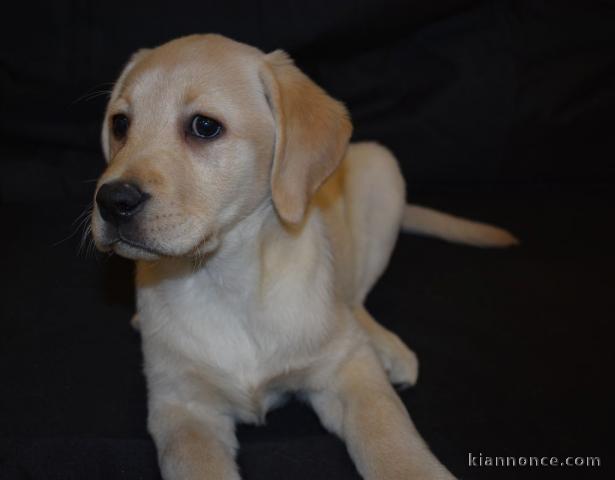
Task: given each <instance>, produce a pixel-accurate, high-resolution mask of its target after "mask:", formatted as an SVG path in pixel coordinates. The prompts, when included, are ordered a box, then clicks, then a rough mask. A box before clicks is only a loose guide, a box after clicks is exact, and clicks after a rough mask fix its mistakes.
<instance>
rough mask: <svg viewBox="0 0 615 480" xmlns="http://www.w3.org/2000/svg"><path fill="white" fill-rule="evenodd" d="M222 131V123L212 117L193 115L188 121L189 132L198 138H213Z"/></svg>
mask: <svg viewBox="0 0 615 480" xmlns="http://www.w3.org/2000/svg"><path fill="white" fill-rule="evenodd" d="M220 132H222V125H220V124H219V123H218V122H216V121H215V120H214V119H213V118H209V117H204V116H203V115H195V116H194V118H193V119H192V121H191V122H190V133H191V134H192V135H195V136H197V137H199V138H207V139H209V138H215V137H217V136H218V135H220Z"/></svg>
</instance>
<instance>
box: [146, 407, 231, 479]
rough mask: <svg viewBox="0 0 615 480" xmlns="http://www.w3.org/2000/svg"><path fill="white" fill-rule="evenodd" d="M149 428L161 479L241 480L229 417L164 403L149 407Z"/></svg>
mask: <svg viewBox="0 0 615 480" xmlns="http://www.w3.org/2000/svg"><path fill="white" fill-rule="evenodd" d="M148 426H149V430H150V432H151V434H152V436H153V437H154V441H155V443H156V448H157V451H158V462H159V465H160V470H161V473H162V478H163V479H164V480H240V476H239V473H238V471H237V466H236V464H235V459H234V457H235V451H236V450H237V440H236V437H235V432H234V423H233V421H232V419H231V418H229V417H227V416H224V415H221V414H218V413H213V412H212V413H211V414H208V415H198V416H196V415H195V414H194V413H192V412H190V411H189V410H188V409H187V408H186V407H185V406H182V405H180V404H172V403H163V404H158V405H153V406H151V407H150V414H149V419H148Z"/></svg>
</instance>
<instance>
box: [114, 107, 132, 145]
mask: <svg viewBox="0 0 615 480" xmlns="http://www.w3.org/2000/svg"><path fill="white" fill-rule="evenodd" d="M128 124H129V122H128V117H127V116H126V115H124V114H123V113H118V114H117V115H113V117H112V118H111V130H112V131H113V136H114V137H115V138H117V139H118V140H121V139H123V138H124V137H125V136H126V133H127V132H128Z"/></svg>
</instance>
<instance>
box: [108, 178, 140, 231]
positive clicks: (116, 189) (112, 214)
mask: <svg viewBox="0 0 615 480" xmlns="http://www.w3.org/2000/svg"><path fill="white" fill-rule="evenodd" d="M148 197H149V195H148V194H147V193H144V192H142V191H141V189H139V187H137V186H136V185H134V184H132V183H125V182H111V183H105V184H103V185H101V187H100V188H99V189H98V193H97V194H96V203H97V204H98V209H99V211H100V215H101V217H102V218H103V219H104V220H106V221H107V222H112V223H116V224H117V223H120V222H126V221H128V220H130V219H131V218H132V217H133V216H134V215H135V214H136V213H137V212H139V211H140V210H141V207H143V204H144V203H145V200H147V198H148Z"/></svg>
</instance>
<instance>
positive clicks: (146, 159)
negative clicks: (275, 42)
mask: <svg viewBox="0 0 615 480" xmlns="http://www.w3.org/2000/svg"><path fill="white" fill-rule="evenodd" d="M350 131H351V126H350V122H349V120H348V116H347V113H346V110H345V108H344V107H343V106H342V105H341V104H340V103H338V102H336V101H335V100H333V99H332V98H330V97H329V96H327V95H326V94H325V93H324V92H323V91H322V90H321V89H320V88H319V87H318V86H316V85H315V84H314V83H313V82H312V81H310V80H309V79H308V78H307V77H306V76H305V75H304V74H303V73H301V72H300V71H299V70H298V69H297V68H296V67H295V66H294V65H293V63H292V61H291V60H290V59H289V58H288V56H287V55H286V54H285V53H283V52H281V51H276V52H273V53H271V54H269V55H265V54H263V53H262V52H261V51H259V50H257V49H255V48H252V47H249V46H247V45H243V44H240V43H237V42H234V41H232V40H229V39H227V38H224V37H221V36H218V35H199V36H196V35H195V36H190V37H185V38H181V39H178V40H174V41H172V42H169V43H167V44H165V45H162V46H161V47H158V48H156V49H154V50H142V51H139V52H137V53H136V54H135V55H134V56H133V58H132V59H131V60H130V62H129V63H128V65H127V66H126V67H125V68H124V71H123V72H122V74H121V75H120V77H119V79H118V81H117V83H116V85H115V88H114V90H113V92H112V95H111V99H110V101H109V105H108V107H107V112H106V115H105V120H104V124H103V129H102V143H103V151H104V153H105V157H106V160H107V163H108V166H107V169H106V170H105V172H104V173H103V175H102V176H101V178H100V180H99V182H98V186H97V190H96V196H95V200H96V201H95V211H94V214H93V218H92V232H93V236H94V240H95V242H96V245H97V246H98V248H99V249H101V250H103V251H106V250H113V251H115V252H117V253H118V254H120V255H123V256H125V257H128V258H134V259H143V260H155V259H157V258H159V257H161V256H193V255H202V254H204V253H206V252H209V251H211V250H214V249H215V248H216V247H217V245H218V244H219V242H220V241H222V240H223V237H224V234H225V233H226V232H228V231H229V230H231V229H232V228H233V226H234V225H236V224H237V223H238V222H240V221H241V220H242V219H244V218H246V217H247V216H249V215H250V214H251V213H252V212H254V211H255V210H256V209H258V208H259V206H262V205H264V204H265V203H267V202H273V204H274V206H275V210H276V211H277V213H278V215H279V217H280V219H281V221H283V222H287V223H300V222H301V220H302V219H303V216H304V215H305V211H306V208H307V206H308V203H309V200H310V198H311V196H312V194H313V193H314V192H315V191H316V189H317V188H318V187H319V186H320V184H322V182H323V181H324V180H325V179H326V178H327V177H328V176H329V175H330V174H331V173H332V172H333V170H335V168H336V167H337V165H338V164H339V161H340V159H341V157H342V156H343V153H344V150H345V148H346V145H347V143H348V139H349V136H350Z"/></svg>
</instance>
